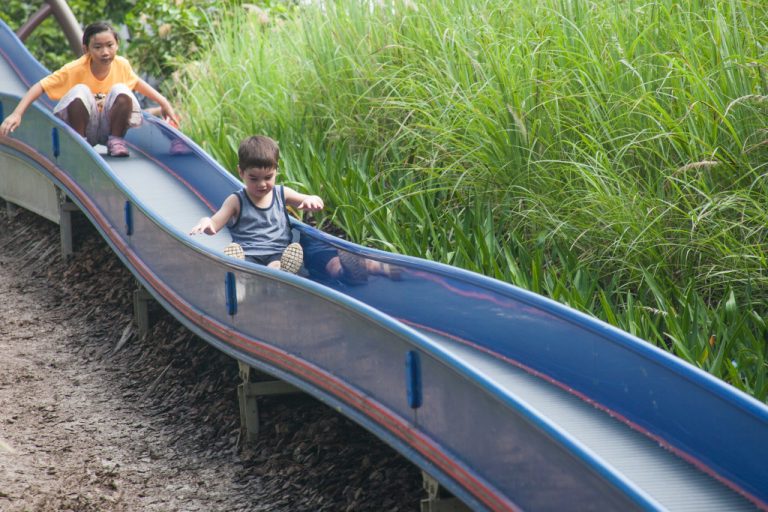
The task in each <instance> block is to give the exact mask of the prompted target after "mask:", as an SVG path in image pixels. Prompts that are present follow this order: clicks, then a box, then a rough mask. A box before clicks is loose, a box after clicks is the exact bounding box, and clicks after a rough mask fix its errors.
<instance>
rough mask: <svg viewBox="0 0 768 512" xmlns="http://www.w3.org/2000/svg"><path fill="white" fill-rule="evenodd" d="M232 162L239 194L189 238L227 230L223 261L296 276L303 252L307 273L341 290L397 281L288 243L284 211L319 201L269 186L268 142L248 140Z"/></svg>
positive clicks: (395, 272)
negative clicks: (371, 281)
mask: <svg viewBox="0 0 768 512" xmlns="http://www.w3.org/2000/svg"><path fill="white" fill-rule="evenodd" d="M237 156H238V165H237V172H238V174H240V179H241V180H242V181H243V184H244V185H245V188H243V189H241V190H239V191H238V192H236V193H234V194H232V195H230V196H228V197H227V198H226V199H225V200H224V204H223V205H222V206H221V208H220V209H219V211H217V212H216V213H215V214H214V215H213V217H203V218H202V219H200V222H198V223H197V225H196V226H195V227H193V228H192V230H191V231H190V233H189V234H190V235H196V234H198V233H205V234H208V235H215V234H216V233H217V232H218V231H219V230H220V229H221V228H222V227H223V226H224V225H229V231H230V234H231V235H232V241H233V243H232V244H230V245H229V246H227V247H225V248H224V253H225V254H227V255H228V256H233V257H236V258H240V259H246V260H248V261H251V262H254V263H258V264H261V265H266V266H268V267H271V268H276V269H281V270H285V271H288V272H291V273H293V274H296V273H298V272H299V270H301V267H302V263H303V259H304V258H303V257H304V251H305V250H306V253H307V259H308V270H309V271H310V273H320V274H323V273H324V274H325V275H327V276H329V277H331V278H335V279H341V280H342V281H344V282H346V283H347V284H363V283H365V282H366V281H367V280H368V275H369V274H381V275H386V276H388V277H390V278H391V279H399V275H400V273H399V269H393V268H391V267H390V266H389V265H387V264H385V263H380V262H377V261H374V260H369V259H366V258H361V257H359V256H356V255H354V254H351V253H347V252H341V253H339V252H338V251H336V249H334V248H332V247H330V246H327V245H326V244H324V243H322V242H319V241H316V240H314V239H311V238H310V239H307V240H303V239H302V244H303V245H304V246H305V249H302V245H300V244H298V243H291V240H292V239H293V235H292V233H291V223H290V221H289V220H288V213H287V212H286V209H285V207H286V205H290V206H293V207H294V208H297V209H299V210H307V211H317V210H322V209H323V207H324V204H323V200H322V199H321V198H320V197H318V196H313V195H306V194H301V193H299V192H296V191H295V190H293V189H290V188H288V187H285V186H282V185H278V186H276V185H275V177H276V175H277V168H278V162H279V159H280V149H279V148H278V145H277V143H276V142H275V141H274V140H272V139H270V138H269V137H265V136H263V135H254V136H252V137H248V138H247V139H245V140H244V141H243V142H241V143H240V147H239V148H238V151H237Z"/></svg>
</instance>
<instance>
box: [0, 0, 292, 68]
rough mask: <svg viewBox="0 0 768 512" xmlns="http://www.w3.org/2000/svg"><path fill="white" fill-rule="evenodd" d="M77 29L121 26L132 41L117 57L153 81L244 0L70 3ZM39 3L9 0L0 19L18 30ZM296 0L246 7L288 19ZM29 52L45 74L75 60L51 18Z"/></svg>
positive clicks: (190, 55)
mask: <svg viewBox="0 0 768 512" xmlns="http://www.w3.org/2000/svg"><path fill="white" fill-rule="evenodd" d="M68 3H69V6H70V8H71V9H72V12H73V13H74V15H75V17H76V18H77V20H78V22H79V23H80V24H81V26H83V27H85V26H86V25H88V24H89V23H93V22H95V21H102V20H106V21H108V22H110V23H112V24H113V25H114V26H115V27H120V26H125V27H126V28H127V29H128V32H129V35H130V39H129V40H128V41H123V42H121V53H122V54H123V55H124V56H126V57H127V58H128V59H129V60H130V61H131V64H132V65H133V67H134V68H135V69H137V70H138V71H139V72H140V73H142V74H144V75H148V76H150V77H154V78H157V79H160V80H162V79H165V78H167V77H169V76H170V75H171V74H172V73H173V72H174V71H175V70H176V68H177V67H178V66H179V65H180V64H181V63H183V62H187V61H188V60H191V59H194V58H196V56H197V52H198V49H199V48H200V46H201V42H202V40H203V38H205V37H206V36H207V31H208V30H209V29H210V27H211V25H210V23H211V20H214V19H216V18H217V17H218V16H219V15H220V14H221V12H222V11H224V10H227V9H231V8H233V7H235V6H239V5H240V4H241V3H242V0H226V1H221V0H69V2H68ZM42 4H43V1H42V0H37V1H34V2H30V1H29V0H7V1H6V2H5V3H4V4H2V5H0V18H2V19H3V20H4V21H5V22H6V23H8V25H9V26H10V27H11V28H12V29H14V30H18V28H19V27H21V26H22V24H23V23H24V22H25V21H26V20H27V19H28V18H29V17H30V16H31V15H32V14H33V13H34V12H35V11H37V9H38V8H39V7H40V6H41V5H42ZM296 4H297V0H260V1H254V2H250V3H249V4H247V5H248V8H249V9H251V10H252V11H254V12H257V13H259V14H260V15H261V16H266V17H269V16H272V17H286V16H289V15H290V14H291V12H293V10H294V9H295V8H296ZM26 45H27V47H28V49H29V50H30V52H31V53H32V54H33V55H34V56H35V57H36V58H37V59H38V60H39V61H40V62H41V63H42V64H43V65H45V66H46V67H47V68H48V69H51V70H54V69H58V68H59V67H61V66H62V65H64V64H65V63H67V62H69V61H70V60H72V59H73V57H74V55H73V54H72V52H71V50H70V48H69V45H68V43H67V40H66V38H65V37H64V35H63V33H62V31H61V29H60V28H59V26H58V24H57V22H56V20H55V19H54V18H53V16H50V17H49V18H48V19H46V20H45V21H44V22H43V23H42V24H41V25H40V26H39V27H38V28H37V29H35V31H34V32H33V33H32V35H31V36H30V38H29V40H28V41H26Z"/></svg>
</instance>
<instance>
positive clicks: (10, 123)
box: [0, 112, 21, 135]
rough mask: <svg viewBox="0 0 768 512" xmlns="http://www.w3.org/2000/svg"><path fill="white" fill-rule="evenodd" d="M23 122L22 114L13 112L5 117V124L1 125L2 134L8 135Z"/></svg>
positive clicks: (0, 131) (0, 132) (0, 133)
mask: <svg viewBox="0 0 768 512" xmlns="http://www.w3.org/2000/svg"><path fill="white" fill-rule="evenodd" d="M20 124H21V116H20V115H18V114H17V113H15V112H13V113H11V114H10V115H8V117H6V118H5V121H3V124H1V125H0V135H8V134H9V133H13V131H14V130H15V129H16V128H18V127H19V125H20Z"/></svg>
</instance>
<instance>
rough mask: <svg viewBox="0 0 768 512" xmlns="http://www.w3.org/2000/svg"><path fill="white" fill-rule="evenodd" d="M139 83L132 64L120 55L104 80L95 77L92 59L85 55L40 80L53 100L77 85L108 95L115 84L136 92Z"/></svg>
mask: <svg viewBox="0 0 768 512" xmlns="http://www.w3.org/2000/svg"><path fill="white" fill-rule="evenodd" d="M138 82H139V77H138V75H137V74H136V73H135V72H134V71H133V68H131V64H130V63H129V62H128V61H127V60H126V59H125V58H123V57H120V56H119V55H118V56H115V60H113V61H112V65H111V66H110V68H109V74H108V75H107V77H106V78H104V80H98V79H97V78H96V77H95V76H93V73H91V57H90V56H89V55H83V56H82V57H80V58H79V59H77V60H74V61H72V62H70V63H68V64H65V65H64V66H62V68H61V69H59V70H58V71H54V72H53V73H51V74H50V75H48V76H47V77H45V78H43V79H42V80H40V85H41V86H42V88H43V90H44V91H45V93H46V94H47V95H48V96H49V97H50V98H51V99H53V100H58V99H61V97H62V96H64V94H66V93H67V91H69V90H70V89H71V88H72V87H74V86H76V85H77V84H85V85H87V86H88V87H90V89H91V92H92V93H93V94H99V93H101V94H107V93H108V92H109V90H110V89H111V88H112V86H114V85H115V84H125V85H127V86H128V88H129V89H131V90H134V89H136V85H137V84H138Z"/></svg>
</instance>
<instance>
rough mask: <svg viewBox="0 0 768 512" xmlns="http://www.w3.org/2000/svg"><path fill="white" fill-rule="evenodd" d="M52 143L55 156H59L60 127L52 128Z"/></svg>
mask: <svg viewBox="0 0 768 512" xmlns="http://www.w3.org/2000/svg"><path fill="white" fill-rule="evenodd" d="M51 144H52V145H53V156H54V157H55V158H59V155H60V154H61V144H60V142H59V129H58V128H51Z"/></svg>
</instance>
